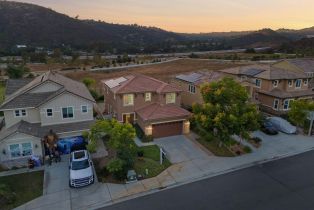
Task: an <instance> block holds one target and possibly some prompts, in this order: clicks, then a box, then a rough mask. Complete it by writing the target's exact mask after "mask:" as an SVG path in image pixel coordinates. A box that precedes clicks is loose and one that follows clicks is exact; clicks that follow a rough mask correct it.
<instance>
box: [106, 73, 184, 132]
mask: <svg viewBox="0 0 314 210" xmlns="http://www.w3.org/2000/svg"><path fill="white" fill-rule="evenodd" d="M102 84H103V91H104V102H105V107H106V108H105V113H106V114H109V115H112V116H113V117H115V118H116V119H117V120H118V121H120V122H123V123H137V124H138V125H139V126H140V127H141V128H142V130H143V131H144V133H145V134H146V135H152V136H153V137H154V138H160V137H165V136H172V135H180V134H184V133H188V132H189V129H190V123H189V116H190V112H188V111H187V110H185V109H183V108H181V107H180V104H181V92H182V91H181V90H180V89H178V88H176V87H174V86H172V85H169V84H167V83H165V82H162V81H159V80H157V79H154V78H152V77H148V76H145V75H140V74H136V75H128V76H125V77H119V78H114V79H109V80H103V81H102Z"/></svg>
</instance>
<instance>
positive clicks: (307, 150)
mask: <svg viewBox="0 0 314 210" xmlns="http://www.w3.org/2000/svg"><path fill="white" fill-rule="evenodd" d="M313 150H314V147H311V148H308V149H305V150H303V151H299V152H292V153H286V154H283V155H279V156H273V157H271V158H266V159H263V160H259V161H254V162H252V163H247V164H243V165H241V166H238V167H233V168H230V169H226V170H223V171H219V172H212V173H205V174H204V175H202V176H200V177H196V178H191V179H188V180H186V181H181V182H176V183H174V184H170V185H168V186H165V187H163V188H156V189H151V190H148V191H145V192H140V193H137V194H134V195H129V196H126V197H123V198H119V199H115V200H111V201H109V202H107V203H106V204H100V205H99V206H98V205H97V204H96V205H95V207H93V209H97V208H102V207H107V206H111V205H114V204H118V203H122V202H124V201H128V200H131V199H134V198H139V197H142V196H146V195H151V194H153V193H156V192H162V191H164V190H168V189H172V188H175V187H180V186H182V185H186V184H190V183H194V182H197V181H201V180H204V179H208V178H212V177H216V176H219V175H223V174H227V173H231V172H234V171H238V170H242V169H245V168H249V167H252V166H256V165H261V164H264V163H267V162H271V161H275V160H280V159H284V158H288V157H292V156H296V155H300V154H303V153H306V152H309V151H313Z"/></svg>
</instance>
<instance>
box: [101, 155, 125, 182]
mask: <svg viewBox="0 0 314 210" xmlns="http://www.w3.org/2000/svg"><path fill="white" fill-rule="evenodd" d="M106 169H107V170H108V172H109V173H111V174H112V175H113V176H114V177H115V178H117V179H119V180H122V179H124V178H125V175H126V173H125V162H124V161H123V160H121V159H119V158H116V159H113V160H111V161H110V162H109V163H108V165H107V166H106Z"/></svg>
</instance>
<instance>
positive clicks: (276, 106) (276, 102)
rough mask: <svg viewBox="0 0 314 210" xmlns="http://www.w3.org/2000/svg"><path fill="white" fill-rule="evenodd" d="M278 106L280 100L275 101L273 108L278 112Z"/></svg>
mask: <svg viewBox="0 0 314 210" xmlns="http://www.w3.org/2000/svg"><path fill="white" fill-rule="evenodd" d="M278 105H279V100H278V99H275V100H274V104H273V108H274V109H276V110H277V109H278Z"/></svg>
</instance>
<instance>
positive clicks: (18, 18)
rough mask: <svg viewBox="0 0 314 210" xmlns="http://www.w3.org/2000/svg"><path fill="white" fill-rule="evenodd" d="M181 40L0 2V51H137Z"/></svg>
mask: <svg viewBox="0 0 314 210" xmlns="http://www.w3.org/2000/svg"><path fill="white" fill-rule="evenodd" d="M182 39H183V38H182V37H181V36H180V35H178V34H175V33H172V32H167V31H164V30H161V29H158V28H153V27H142V26H138V25H119V24H110V23H105V22H97V21H93V20H78V19H75V18H71V17H69V16H67V15H64V14H60V13H57V12H55V11H53V10H51V9H48V8H44V7H41V6H37V5H33V4H26V3H18V2H9V1H0V48H6V47H12V46H13V45H16V44H23V45H32V46H42V47H59V46H61V45H71V46H72V47H78V48H93V47H95V48H97V47H102V48H118V49H121V50H128V49H129V50H131V49H134V50H138V51H140V50H141V49H142V48H150V47H153V48H154V45H160V44H162V43H172V42H176V41H180V40H182Z"/></svg>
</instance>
